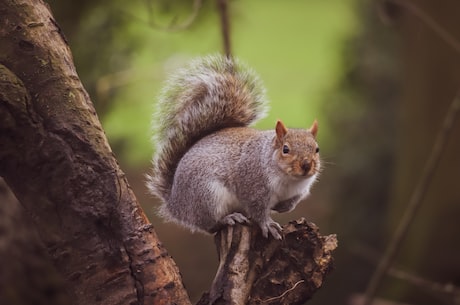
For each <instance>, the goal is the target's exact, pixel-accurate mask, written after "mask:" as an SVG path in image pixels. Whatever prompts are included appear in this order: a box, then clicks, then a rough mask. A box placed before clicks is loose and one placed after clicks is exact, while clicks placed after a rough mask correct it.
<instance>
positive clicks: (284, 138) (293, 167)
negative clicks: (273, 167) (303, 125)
mask: <svg viewBox="0 0 460 305" xmlns="http://www.w3.org/2000/svg"><path fill="white" fill-rule="evenodd" d="M275 133H276V135H275V139H274V148H275V158H276V160H277V162H278V165H279V167H280V169H281V170H282V171H284V172H285V173H286V174H288V175H290V176H292V177H297V178H310V177H312V176H315V175H316V174H318V172H319V170H320V160H319V146H318V143H317V142H316V135H317V133H318V122H317V121H316V120H315V121H314V122H313V124H312V126H311V127H310V128H309V129H289V130H288V129H287V128H286V126H284V124H283V122H281V121H280V120H278V121H277V122H276V128H275Z"/></svg>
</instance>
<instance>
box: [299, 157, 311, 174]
mask: <svg viewBox="0 0 460 305" xmlns="http://www.w3.org/2000/svg"><path fill="white" fill-rule="evenodd" d="M300 167H302V169H303V170H304V171H305V173H308V172H309V171H310V169H311V162H310V161H308V160H303V161H302V163H301V164H300Z"/></svg>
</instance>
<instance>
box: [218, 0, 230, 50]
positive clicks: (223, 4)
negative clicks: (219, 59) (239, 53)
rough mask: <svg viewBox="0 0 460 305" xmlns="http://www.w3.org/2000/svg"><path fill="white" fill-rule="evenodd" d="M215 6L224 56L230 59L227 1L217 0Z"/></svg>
mask: <svg viewBox="0 0 460 305" xmlns="http://www.w3.org/2000/svg"><path fill="white" fill-rule="evenodd" d="M217 6H218V8H219V14H220V24H221V31H222V39H223V44H224V53H225V56H227V57H231V55H232V48H231V44H230V18H229V14H228V1H227V0H217Z"/></svg>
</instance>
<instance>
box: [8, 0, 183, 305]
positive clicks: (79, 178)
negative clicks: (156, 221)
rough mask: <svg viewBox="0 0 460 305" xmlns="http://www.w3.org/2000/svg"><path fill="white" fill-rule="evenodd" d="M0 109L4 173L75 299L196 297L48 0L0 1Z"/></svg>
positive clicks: (156, 300)
mask: <svg viewBox="0 0 460 305" xmlns="http://www.w3.org/2000/svg"><path fill="white" fill-rule="evenodd" d="M0 118H1V120H0V147H1V149H0V175H1V176H3V177H4V178H5V181H6V182H7V183H8V185H9V186H10V187H11V189H12V190H13V192H14V193H15V195H16V197H17V198H18V199H19V201H20V202H21V204H22V205H23V206H24V208H25V210H26V211H27V212H28V213H29V214H30V215H32V219H33V221H34V223H35V225H36V228H37V231H38V234H39V236H40V239H41V241H42V242H43V244H44V246H45V248H46V250H47V252H48V254H49V255H50V257H51V258H52V260H53V263H54V265H55V266H56V268H57V270H58V271H59V273H60V274H61V275H62V276H63V278H64V279H65V282H66V284H67V285H66V286H67V287H69V288H70V289H69V294H70V295H71V297H72V298H73V300H74V302H75V303H76V304H96V303H97V304H143V303H147V304H172V303H176V304H189V303H190V302H189V299H188V296H187V294H186V292H185V290H184V287H183V285H182V281H181V277H180V275H179V272H178V269H177V267H176V265H175V264H174V262H173V261H172V259H171V257H170V256H169V255H168V253H167V252H166V250H165V249H164V248H163V247H162V245H161V243H160V242H159V240H158V238H157V236H156V234H155V232H154V230H153V227H152V225H151V224H150V223H149V222H148V220H147V219H146V217H145V215H144V213H143V212H142V210H141V208H140V206H139V204H138V202H137V201H136V198H135V196H134V194H133V193H132V191H131V189H130V187H129V185H128V183H127V181H126V178H125V176H124V174H123V172H122V171H121V170H120V168H119V166H118V164H117V162H116V160H115V158H114V156H113V154H112V151H111V149H110V147H109V145H108V142H107V139H106V137H105V135H104V132H103V130H102V128H101V125H100V123H99V121H98V118H97V116H96V113H95V110H94V108H93V105H92V103H91V101H90V99H89V97H88V94H87V93H86V91H85V89H84V88H83V86H82V84H81V82H80V80H79V78H78V76H77V73H76V71H75V67H74V65H73V60H72V56H71V53H70V50H69V48H68V45H67V43H66V40H65V37H64V35H63V34H62V32H61V30H60V29H59V27H58V26H57V24H56V22H55V21H54V19H53V17H52V15H51V13H50V12H49V10H48V7H47V6H46V5H45V4H44V3H43V2H42V1H38V0H35V1H34V0H23V1H15V0H4V1H1V3H0Z"/></svg>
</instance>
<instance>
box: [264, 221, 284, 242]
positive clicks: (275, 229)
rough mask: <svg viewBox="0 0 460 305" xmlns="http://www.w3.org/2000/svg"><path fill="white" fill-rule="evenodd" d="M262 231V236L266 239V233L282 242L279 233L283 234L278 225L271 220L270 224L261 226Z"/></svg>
mask: <svg viewBox="0 0 460 305" xmlns="http://www.w3.org/2000/svg"><path fill="white" fill-rule="evenodd" d="M260 228H261V229H262V235H263V236H264V237H265V238H268V232H270V234H271V235H272V236H273V238H274V239H276V240H282V239H283V237H282V236H281V234H280V233H281V232H283V228H282V227H281V226H280V225H279V223H277V222H275V221H273V220H271V221H270V222H268V223H266V224H263V225H261V226H260Z"/></svg>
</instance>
